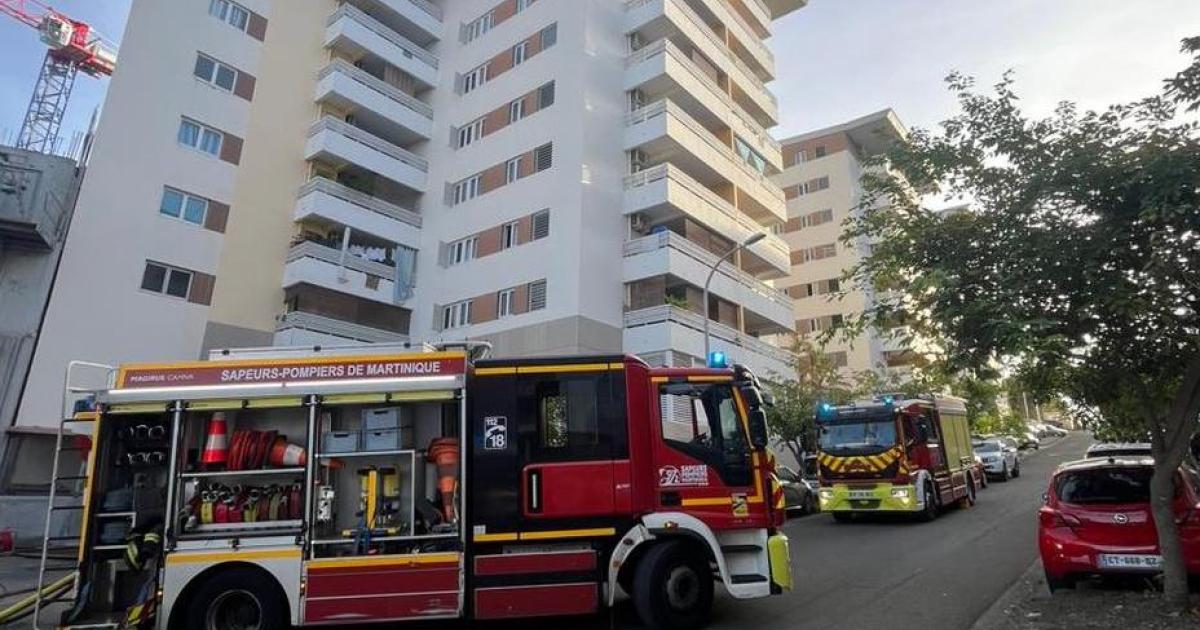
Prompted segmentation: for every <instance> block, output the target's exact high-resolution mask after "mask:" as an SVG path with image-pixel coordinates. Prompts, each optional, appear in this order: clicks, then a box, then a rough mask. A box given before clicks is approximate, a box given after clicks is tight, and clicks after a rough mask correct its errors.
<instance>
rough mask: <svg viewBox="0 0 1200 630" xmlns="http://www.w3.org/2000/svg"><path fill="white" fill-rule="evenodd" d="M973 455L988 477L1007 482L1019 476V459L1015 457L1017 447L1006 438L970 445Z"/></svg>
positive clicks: (981, 441) (980, 441) (991, 439)
mask: <svg viewBox="0 0 1200 630" xmlns="http://www.w3.org/2000/svg"><path fill="white" fill-rule="evenodd" d="M972 444H973V446H974V447H975V454H976V455H978V456H979V461H980V462H982V463H983V470H984V472H985V473H987V474H988V475H989V476H991V477H994V478H996V479H999V480H1001V481H1008V480H1009V479H1012V478H1013V477H1020V476H1021V458H1020V457H1018V456H1017V445H1016V444H1015V443H1014V442H1013V440H1011V439H1008V438H990V439H986V440H979V441H976V442H973V443H972Z"/></svg>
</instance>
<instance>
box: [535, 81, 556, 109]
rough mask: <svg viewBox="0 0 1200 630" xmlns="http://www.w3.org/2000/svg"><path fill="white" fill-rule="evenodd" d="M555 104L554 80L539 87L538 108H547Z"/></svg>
mask: <svg viewBox="0 0 1200 630" xmlns="http://www.w3.org/2000/svg"><path fill="white" fill-rule="evenodd" d="M553 104H554V82H553V81H551V82H549V83H547V84H546V85H543V86H542V87H540V88H538V109H546V108H547V107H550V106H551V105H553Z"/></svg>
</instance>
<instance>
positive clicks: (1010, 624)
mask: <svg viewBox="0 0 1200 630" xmlns="http://www.w3.org/2000/svg"><path fill="white" fill-rule="evenodd" d="M1042 582H1043V578H1042V561H1041V559H1040V558H1039V559H1037V560H1034V561H1033V563H1032V564H1030V565H1029V568H1028V569H1025V571H1024V572H1023V573H1022V574H1021V576H1020V577H1018V578H1017V579H1016V581H1014V582H1013V583H1012V586H1009V587H1008V590H1006V591H1004V594H1002V595H1001V596H1000V597H998V598H996V601H994V602H992V605H991V606H989V607H988V609H987V610H985V611H983V614H982V615H980V616H979V618H978V619H976V620H975V623H974V624H971V628H970V630H1015V629H1016V628H1019V627H1020V626H1018V625H1017V624H1016V623H1015V622H1014V619H1013V618H1012V617H1010V616H1009V613H1010V612H1011V611H1012V610H1013V608H1014V607H1015V606H1016V605H1017V604H1018V603H1019V602H1020V601H1022V600H1024V599H1026V598H1027V596H1028V595H1030V594H1031V593H1032V592H1033V591H1034V590H1035V589H1037V588H1039V587H1041V584H1042Z"/></svg>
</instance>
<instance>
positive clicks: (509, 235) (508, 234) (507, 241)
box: [500, 221, 521, 249]
mask: <svg viewBox="0 0 1200 630" xmlns="http://www.w3.org/2000/svg"><path fill="white" fill-rule="evenodd" d="M520 226H521V224H520V223H519V222H517V221H513V222H512V223H505V224H504V227H502V228H500V248H501V249H509V248H511V247H516V246H517V245H518V244H519V242H518V238H519V236H518V234H519V233H520Z"/></svg>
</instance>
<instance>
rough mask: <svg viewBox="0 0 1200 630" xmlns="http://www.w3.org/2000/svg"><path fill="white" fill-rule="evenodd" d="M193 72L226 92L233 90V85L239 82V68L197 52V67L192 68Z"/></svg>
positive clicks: (202, 79)
mask: <svg viewBox="0 0 1200 630" xmlns="http://www.w3.org/2000/svg"><path fill="white" fill-rule="evenodd" d="M192 74H194V75H196V78H198V79H200V80H201V81H204V82H205V83H210V84H212V85H215V86H217V87H219V88H221V89H222V90H225V91H226V92H232V91H233V85H234V84H235V83H237V74H238V73H237V70H234V69H233V68H232V67H230V66H227V65H225V64H223V63H221V62H219V61H217V60H215V59H213V58H212V57H208V56H205V55H203V54H197V55H196V67H195V68H194V69H193V70H192Z"/></svg>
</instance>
